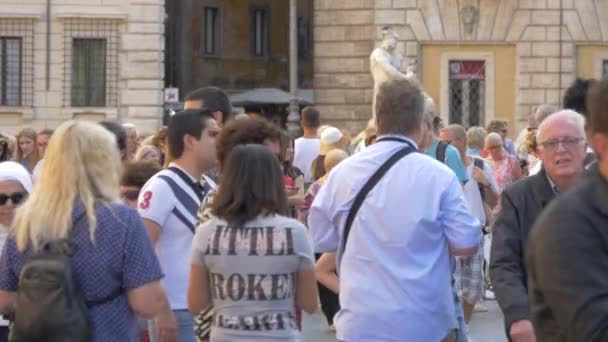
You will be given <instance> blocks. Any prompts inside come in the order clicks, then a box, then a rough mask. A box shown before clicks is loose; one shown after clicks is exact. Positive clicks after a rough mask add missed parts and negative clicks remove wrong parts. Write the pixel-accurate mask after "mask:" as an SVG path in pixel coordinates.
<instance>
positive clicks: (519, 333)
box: [509, 320, 536, 342]
mask: <svg viewBox="0 0 608 342" xmlns="http://www.w3.org/2000/svg"><path fill="white" fill-rule="evenodd" d="M509 335H511V340H512V341H513V342H536V334H535V333H534V326H533V325H532V322H530V321H529V320H520V321H515V322H513V323H512V324H511V329H509Z"/></svg>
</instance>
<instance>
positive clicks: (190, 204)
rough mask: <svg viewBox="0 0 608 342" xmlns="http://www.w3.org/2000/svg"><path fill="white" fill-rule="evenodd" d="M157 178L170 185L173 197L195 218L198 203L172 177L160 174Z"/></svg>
mask: <svg viewBox="0 0 608 342" xmlns="http://www.w3.org/2000/svg"><path fill="white" fill-rule="evenodd" d="M158 178H160V179H162V180H164V181H165V182H167V184H169V186H170V187H171V191H173V194H175V198H177V200H178V201H179V202H180V203H181V204H182V205H183V206H184V208H186V210H188V212H189V213H190V215H192V216H193V217H195V218H196V214H197V213H198V208H199V207H200V203H199V204H197V203H196V201H195V200H194V199H193V198H192V196H190V195H188V193H187V192H186V191H184V189H182V188H181V187H180V186H179V185H178V184H177V183H176V182H175V181H174V180H173V179H171V178H169V177H168V176H165V175H160V176H158Z"/></svg>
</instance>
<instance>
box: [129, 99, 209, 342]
mask: <svg viewBox="0 0 608 342" xmlns="http://www.w3.org/2000/svg"><path fill="white" fill-rule="evenodd" d="M218 133H219V127H218V124H217V122H216V121H215V119H214V118H213V116H212V115H211V113H210V112H208V111H207V112H203V111H198V110H188V111H184V112H180V113H177V114H175V115H174V116H172V117H171V121H170V122H169V127H168V134H167V135H168V145H169V151H170V154H171V155H172V156H174V157H175V158H176V159H175V161H174V162H173V163H171V164H170V165H169V168H168V169H165V170H162V171H161V172H159V173H157V174H156V175H155V176H154V177H152V178H151V179H150V180H149V181H148V182H147V183H146V185H144V187H143V188H142V190H141V193H140V197H139V200H138V209H139V214H140V215H141V217H142V218H143V220H144V224H145V225H146V228H147V229H148V233H149V235H150V238H151V239H152V242H153V244H154V246H155V248H156V253H157V255H158V259H159V261H160V264H161V267H162V270H163V272H164V273H165V278H164V279H163V286H164V288H165V292H166V293H167V296H168V297H169V302H170V304H171V309H172V310H173V313H174V317H159V318H158V319H156V320H155V321H154V324H153V326H154V328H155V329H151V330H153V331H151V332H150V333H151V335H152V336H153V337H154V335H156V336H157V337H158V338H159V339H162V337H163V336H164V335H165V334H168V333H169V332H171V331H173V332H174V329H176V327H177V329H178V334H179V335H178V336H179V337H178V341H179V342H193V341H194V323H193V318H192V315H191V314H190V313H189V312H188V304H187V299H186V295H187V289H188V278H189V272H190V255H191V245H192V238H193V237H194V229H195V226H196V221H197V215H196V214H197V211H198V209H199V207H200V204H201V202H202V200H203V197H204V196H205V195H206V193H207V192H208V191H210V190H211V189H212V188H214V187H215V184H213V183H212V182H211V181H210V180H209V179H208V178H206V177H203V176H202V175H203V173H204V172H207V171H209V170H211V169H212V168H213V167H214V166H215V164H216V152H215V138H216V136H217V135H218Z"/></svg>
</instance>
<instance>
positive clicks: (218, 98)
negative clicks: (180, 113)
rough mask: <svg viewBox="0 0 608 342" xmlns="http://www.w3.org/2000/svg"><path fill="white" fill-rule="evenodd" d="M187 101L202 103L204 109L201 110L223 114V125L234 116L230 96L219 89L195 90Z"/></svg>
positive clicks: (187, 96)
mask: <svg viewBox="0 0 608 342" xmlns="http://www.w3.org/2000/svg"><path fill="white" fill-rule="evenodd" d="M185 100H186V101H201V102H202V104H203V107H202V108H200V109H201V110H208V111H210V112H217V111H220V112H222V121H223V122H222V123H225V122H226V121H228V118H230V116H232V104H231V103H230V99H229V98H228V95H226V93H224V92H223V91H222V90H221V89H220V88H218V87H203V88H199V89H196V90H193V91H191V92H189V93H188V95H186V98H185Z"/></svg>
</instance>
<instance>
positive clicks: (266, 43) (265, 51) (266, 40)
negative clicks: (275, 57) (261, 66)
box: [250, 6, 271, 58]
mask: <svg viewBox="0 0 608 342" xmlns="http://www.w3.org/2000/svg"><path fill="white" fill-rule="evenodd" d="M258 12H263V13H264V14H265V18H264V19H265V20H264V21H263V22H262V25H263V26H262V28H261V29H262V32H261V33H260V37H261V38H262V47H261V49H262V51H261V53H259V54H258V50H257V38H258V34H257V26H258V25H257V13H258ZM250 20H251V55H252V56H253V57H254V58H268V57H270V38H271V12H270V7H268V6H257V7H252V8H251V11H250ZM264 24H265V26H264Z"/></svg>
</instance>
